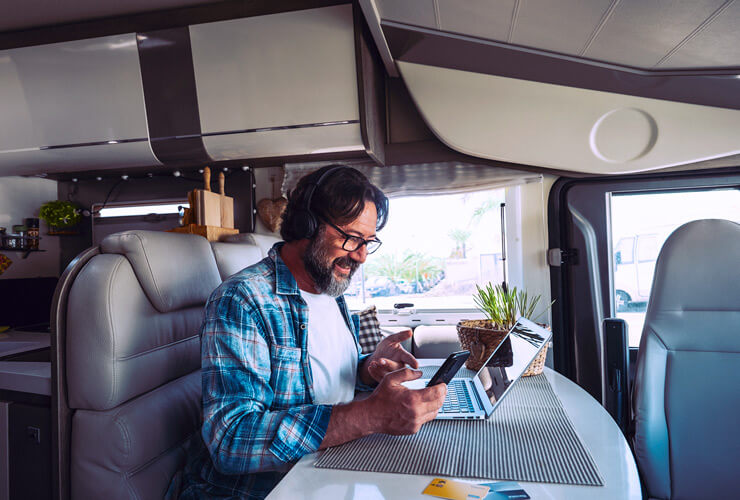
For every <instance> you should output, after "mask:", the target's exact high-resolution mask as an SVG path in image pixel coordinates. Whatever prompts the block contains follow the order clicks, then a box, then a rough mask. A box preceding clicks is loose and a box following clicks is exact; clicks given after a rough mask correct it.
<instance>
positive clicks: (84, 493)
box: [63, 231, 221, 500]
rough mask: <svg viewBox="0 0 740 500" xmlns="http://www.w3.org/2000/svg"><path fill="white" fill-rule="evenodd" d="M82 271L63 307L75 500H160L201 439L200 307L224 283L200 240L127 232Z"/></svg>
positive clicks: (105, 246) (110, 240)
mask: <svg viewBox="0 0 740 500" xmlns="http://www.w3.org/2000/svg"><path fill="white" fill-rule="evenodd" d="M99 252H100V253H99V254H97V255H94V256H93V257H92V258H90V259H89V260H88V261H87V262H86V263H85V265H84V267H82V269H80V270H79V273H78V274H77V275H76V278H75V279H74V281H73V283H72V284H71V286H70V288H69V294H68V298H67V308H66V342H65V345H66V349H65V352H64V353H63V355H64V357H65V362H66V369H65V378H66V388H67V403H68V407H69V410H70V413H71V428H70V430H69V432H70V435H69V464H68V468H69V469H68V477H69V488H70V489H69V492H70V497H71V498H72V499H88V498H106V499H107V500H113V499H119V498H121V499H123V498H126V499H129V498H138V499H147V498H152V499H153V498H158V499H161V498H162V497H163V495H164V494H165V492H166V491H167V487H168V485H169V483H170V479H171V477H172V475H173V474H174V473H175V471H176V470H177V469H178V468H179V467H181V466H182V464H183V460H184V456H185V451H184V448H185V446H186V444H187V442H188V439H189V438H190V437H191V436H192V435H193V434H194V433H196V432H197V431H198V429H199V426H200V421H201V404H200V385H201V381H200V340H199V337H198V335H199V331H200V326H201V321H202V315H203V306H204V304H205V302H206V300H207V299H208V297H209V295H210V294H211V292H212V291H213V290H214V289H215V288H216V287H217V286H218V285H219V284H220V283H221V278H220V276H219V271H218V269H217V267H216V262H215V259H214V257H213V252H212V250H211V247H210V245H209V244H208V241H206V239H205V238H202V237H201V236H195V235H184V234H175V233H164V232H161V233H160V232H152V231H127V232H123V233H117V234H114V235H111V236H108V237H107V238H105V239H104V240H103V241H102V242H101V244H100V249H99Z"/></svg>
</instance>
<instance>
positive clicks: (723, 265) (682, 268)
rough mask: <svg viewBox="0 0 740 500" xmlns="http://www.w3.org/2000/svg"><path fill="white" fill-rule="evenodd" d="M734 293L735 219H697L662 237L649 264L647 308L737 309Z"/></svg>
mask: <svg viewBox="0 0 740 500" xmlns="http://www.w3.org/2000/svg"><path fill="white" fill-rule="evenodd" d="M738 297H740V224H736V223H734V222H730V221H727V220H721V219H706V220H698V221H693V222H689V223H687V224H684V225H683V226H681V227H679V228H678V229H676V230H675V231H674V232H673V233H672V234H671V235H670V236H669V237H668V239H667V240H666V242H665V244H664V245H663V248H662V249H661V251H660V255H659V256H658V261H657V263H656V265H655V279H654V282H653V288H652V290H651V292H650V304H649V309H651V310H652V311H653V312H657V311H723V310H724V311H737V310H739V309H740V305H738Z"/></svg>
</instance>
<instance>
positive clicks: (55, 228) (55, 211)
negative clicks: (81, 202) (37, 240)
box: [39, 200, 82, 235]
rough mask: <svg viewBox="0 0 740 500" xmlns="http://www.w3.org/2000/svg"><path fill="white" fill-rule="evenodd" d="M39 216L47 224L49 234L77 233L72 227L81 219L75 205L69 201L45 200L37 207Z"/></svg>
mask: <svg viewBox="0 0 740 500" xmlns="http://www.w3.org/2000/svg"><path fill="white" fill-rule="evenodd" d="M39 218H40V219H41V220H43V221H44V222H46V225H47V226H49V234H50V235H58V234H77V232H78V231H77V230H76V229H74V228H75V226H77V224H79V223H80V220H82V216H81V215H80V211H79V210H78V208H77V206H76V205H75V204H74V203H72V202H70V201H62V200H54V201H47V202H46V203H44V204H43V205H41V208H40V209H39Z"/></svg>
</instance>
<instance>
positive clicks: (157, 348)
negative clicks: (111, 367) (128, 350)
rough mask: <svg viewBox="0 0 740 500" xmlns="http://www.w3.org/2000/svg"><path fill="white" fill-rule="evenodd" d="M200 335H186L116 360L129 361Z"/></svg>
mask: <svg viewBox="0 0 740 500" xmlns="http://www.w3.org/2000/svg"><path fill="white" fill-rule="evenodd" d="M199 335H200V334H196V335H191V336H190V337H186V338H184V339H180V340H176V341H174V342H170V343H168V344H162V345H160V346H157V347H153V348H151V349H147V350H146V351H142V352H139V353H136V354H131V355H129V356H123V357H120V358H116V361H128V360H130V359H135V358H138V357H140V356H144V355H146V354H149V353H152V352H156V351H161V350H162V349H167V348H168V347H172V346H175V345H177V344H182V343H183V342H188V341H190V340H193V339H197V338H199Z"/></svg>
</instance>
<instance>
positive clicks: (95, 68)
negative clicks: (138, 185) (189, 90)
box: [0, 33, 158, 175]
mask: <svg viewBox="0 0 740 500" xmlns="http://www.w3.org/2000/svg"><path fill="white" fill-rule="evenodd" d="M0 109H2V117H1V118H0V120H2V127H1V128H0V175H18V174H39V173H45V172H52V171H57V172H58V171H77V170H88V169H93V168H96V169H97V168H121V167H128V166H133V165H153V164H157V163H158V162H157V160H156V158H155V157H154V156H153V154H152V152H151V149H150V147H149V144H148V133H147V119H146V111H145V107H144V95H143V91H142V82H141V75H140V71H139V59H138V53H137V47H136V36H135V34H133V33H131V34H125V35H115V36H107V37H101V38H93V39H88V40H78V41H72V42H64V43H57V44H50V45H43V46H38V47H24V48H18V49H11V50H5V51H0Z"/></svg>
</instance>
